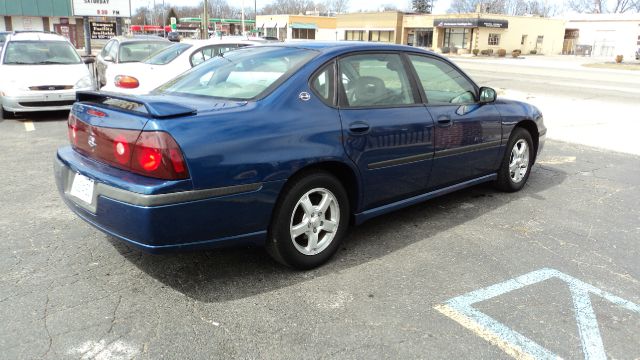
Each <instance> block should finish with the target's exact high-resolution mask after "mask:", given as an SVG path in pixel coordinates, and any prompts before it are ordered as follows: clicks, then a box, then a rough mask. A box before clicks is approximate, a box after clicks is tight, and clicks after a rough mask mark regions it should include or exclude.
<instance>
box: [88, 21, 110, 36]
mask: <svg viewBox="0 0 640 360" xmlns="http://www.w3.org/2000/svg"><path fill="white" fill-rule="evenodd" d="M114 36H116V23H111V22H92V23H91V38H92V39H95V40H108V39H111V38H112V37H114Z"/></svg>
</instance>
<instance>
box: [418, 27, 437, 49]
mask: <svg viewBox="0 0 640 360" xmlns="http://www.w3.org/2000/svg"><path fill="white" fill-rule="evenodd" d="M415 41H416V42H415V46H419V47H427V48H430V47H432V46H433V29H427V30H416V40H415Z"/></svg>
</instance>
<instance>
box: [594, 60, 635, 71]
mask: <svg viewBox="0 0 640 360" xmlns="http://www.w3.org/2000/svg"><path fill="white" fill-rule="evenodd" d="M582 66H584V67H588V68H595V69H617V70H636V71H640V63H637V64H629V63H622V64H616V63H614V62H607V63H595V64H582Z"/></svg>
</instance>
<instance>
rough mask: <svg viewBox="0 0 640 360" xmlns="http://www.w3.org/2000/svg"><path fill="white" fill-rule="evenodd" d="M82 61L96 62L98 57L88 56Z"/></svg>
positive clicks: (87, 62)
mask: <svg viewBox="0 0 640 360" xmlns="http://www.w3.org/2000/svg"><path fill="white" fill-rule="evenodd" d="M82 61H83V62H84V63H85V64H93V63H94V62H96V59H95V58H93V57H86V58H84V59H82Z"/></svg>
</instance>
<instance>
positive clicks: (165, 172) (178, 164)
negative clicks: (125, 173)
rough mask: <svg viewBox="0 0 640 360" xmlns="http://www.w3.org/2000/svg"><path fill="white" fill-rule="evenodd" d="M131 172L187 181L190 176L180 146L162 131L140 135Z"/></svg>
mask: <svg viewBox="0 0 640 360" xmlns="http://www.w3.org/2000/svg"><path fill="white" fill-rule="evenodd" d="M131 170H132V171H134V172H137V173H139V174H142V175H147V176H152V177H156V178H161V179H186V178H187V177H188V176H189V172H188V171H187V168H186V166H184V158H183V156H182V152H181V151H180V148H179V147H178V144H176V141H175V140H173V138H172V137H171V136H170V135H169V134H167V133H165V132H162V131H143V132H142V133H140V137H138V141H137V142H136V146H135V149H134V150H133V158H132V161H131Z"/></svg>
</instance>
